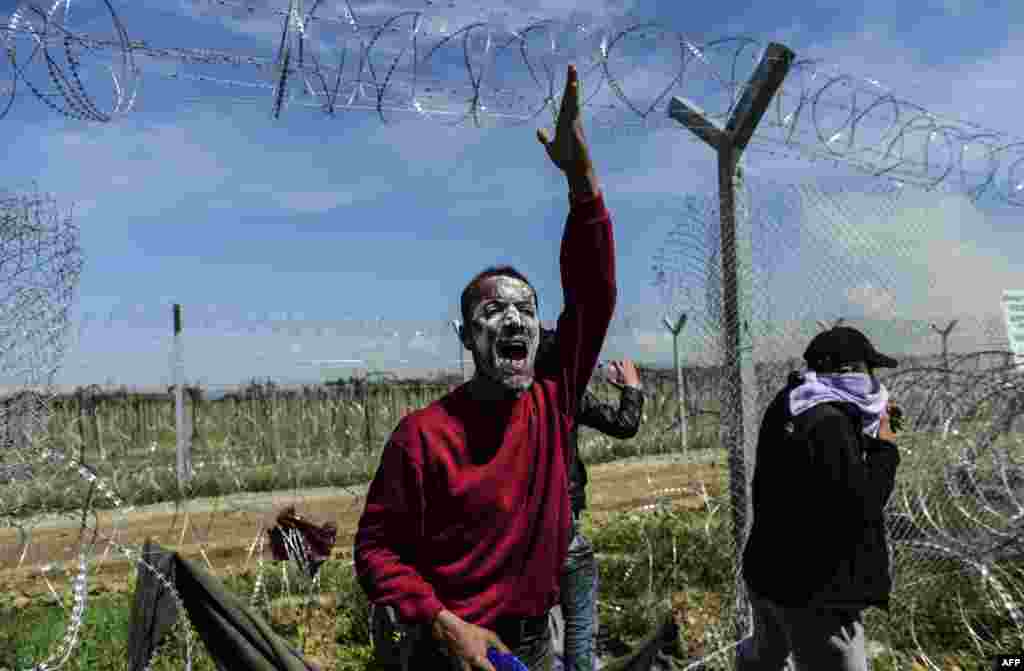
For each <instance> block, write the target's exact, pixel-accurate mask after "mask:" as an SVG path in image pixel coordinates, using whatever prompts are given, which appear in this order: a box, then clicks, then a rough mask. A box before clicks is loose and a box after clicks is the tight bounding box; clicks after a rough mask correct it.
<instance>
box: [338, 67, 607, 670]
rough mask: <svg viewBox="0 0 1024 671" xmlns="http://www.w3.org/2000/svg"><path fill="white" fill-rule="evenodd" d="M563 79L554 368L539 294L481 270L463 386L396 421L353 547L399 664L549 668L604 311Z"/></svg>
mask: <svg viewBox="0 0 1024 671" xmlns="http://www.w3.org/2000/svg"><path fill="white" fill-rule="evenodd" d="M579 101H580V92H579V85H578V80H577V74H576V70H575V68H574V67H572V66H570V67H569V70H568V79H567V82H566V87H565V93H564V95H563V97H562V107H561V110H560V112H559V115H558V122H557V127H556V130H555V137H554V139H549V138H548V135H547V134H546V133H545V132H544V131H538V133H537V137H538V139H539V140H540V142H541V144H542V145H543V146H544V148H545V150H546V151H547V155H548V157H549V158H550V159H551V161H552V162H553V163H554V164H555V166H556V167H557V168H558V169H559V170H561V171H562V173H563V174H564V175H565V178H566V181H567V183H568V188H569V202H570V209H569V217H568V221H567V222H566V224H565V231H564V233H563V235H562V246H561V256H560V261H561V274H562V291H563V299H564V303H565V306H564V308H563V311H562V314H561V315H560V317H559V319H558V326H557V333H558V340H559V342H560V343H561V345H562V347H561V356H560V358H559V365H558V366H557V368H556V369H555V370H554V371H552V372H550V373H544V374H543V375H540V376H538V377H535V375H534V360H535V357H536V354H537V348H538V341H539V337H540V320H539V317H538V312H537V310H538V301H537V295H536V293H535V292H534V289H533V287H532V286H531V285H530V282H529V281H528V280H527V279H526V277H525V276H523V275H522V274H521V273H519V272H518V271H516V270H515V269H514V268H511V267H508V266H503V267H497V268H488V269H487V270H484V271H483V272H481V273H479V274H478V275H477V276H476V277H474V278H473V279H472V280H471V281H470V282H469V284H468V285H467V286H466V288H465V290H464V291H463V292H462V299H461V310H462V316H463V323H464V324H465V326H464V328H463V330H462V332H461V333H460V336H461V338H462V342H463V344H464V345H465V347H466V348H467V349H469V350H470V351H471V352H472V353H473V361H474V363H475V373H474V376H473V379H471V380H470V381H469V382H467V383H466V384H464V385H462V386H460V387H459V388H457V389H456V390H454V391H453V392H451V393H450V394H448V395H447V396H445V397H443V398H441V399H440V400H438V401H436V402H435V403H432V404H431V405H429V406H427V407H426V408H423V409H422V410H419V411H416V412H414V413H412V414H410V415H408V416H406V417H405V418H403V419H402V421H401V422H400V423H399V425H398V427H397V428H396V429H395V431H394V433H393V434H392V435H391V438H390V440H389V441H388V444H387V445H386V446H385V448H384V451H383V453H382V455H381V461H380V465H379V467H378V469H377V473H376V475H375V476H374V479H373V482H372V483H371V484H370V489H369V491H368V493H367V498H366V508H365V510H364V512H363V515H362V517H361V518H360V520H359V528H358V531H357V532H356V538H355V565H356V572H357V575H358V578H359V581H360V584H361V585H362V587H363V589H364V590H365V591H366V594H367V596H368V597H369V600H370V601H371V603H373V604H374V606H375V607H377V608H385V607H386V608H389V609H390V610H391V611H392V612H393V614H394V616H395V618H397V620H398V624H399V625H401V626H400V628H399V630H398V631H404V632H406V634H407V639H408V641H409V645H408V646H407V647H406V648H404V650H405V653H404V654H402V655H401V659H400V661H401V664H402V665H403V666H405V667H406V668H410V669H456V670H458V671H469V670H471V669H482V670H484V671H494V667H493V665H492V664H491V662H490V661H489V660H488V658H487V653H488V650H489V649H490V648H493V649H495V650H496V651H498V652H509V651H511V652H513V653H514V654H515V655H516V656H517V657H519V659H520V660H522V661H523V663H525V664H526V666H527V667H528V668H529V669H530V671H548V670H549V669H550V668H551V666H552V663H553V653H552V649H551V640H550V636H549V628H548V626H549V625H548V614H549V611H550V609H551V608H552V607H553V606H554V605H555V604H556V603H558V600H559V587H558V584H559V575H560V573H561V568H562V565H563V563H564V561H565V558H566V553H567V549H568V546H569V541H570V534H571V533H572V525H571V513H570V506H569V499H568V494H567V491H568V490H567V485H568V476H567V472H568V459H567V446H568V443H569V437H570V433H571V432H572V428H573V424H574V418H575V416H576V413H577V410H578V407H579V403H580V397H581V396H582V395H583V392H584V390H585V389H586V386H587V383H588V381H589V380H590V376H591V374H592V372H593V370H594V367H595V365H596V363H597V359H598V355H599V353H600V351H601V347H602V345H603V344H604V338H605V334H606V333H607V330H608V324H609V322H610V321H611V318H612V313H613V311H614V308H615V294H616V289H615V254H614V242H613V238H612V227H611V219H610V217H609V215H608V211H607V210H606V209H605V205H604V201H603V197H602V195H601V193H600V191H599V189H598V183H597V177H596V175H595V173H594V168H593V165H592V163H591V160H590V156H589V153H588V151H587V146H586V142H585V140H584V136H583V127H582V124H581V122H580V119H579V107H580V103H579Z"/></svg>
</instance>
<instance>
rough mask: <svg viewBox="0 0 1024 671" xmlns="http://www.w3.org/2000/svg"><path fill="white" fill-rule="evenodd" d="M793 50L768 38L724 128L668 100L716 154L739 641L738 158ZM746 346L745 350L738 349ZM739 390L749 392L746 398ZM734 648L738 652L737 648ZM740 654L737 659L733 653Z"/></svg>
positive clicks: (742, 531)
mask: <svg viewBox="0 0 1024 671" xmlns="http://www.w3.org/2000/svg"><path fill="white" fill-rule="evenodd" d="M795 56H796V55H795V54H794V53H793V52H792V51H791V50H790V49H788V48H787V47H785V46H783V45H781V44H777V43H774V42H773V43H771V44H769V45H768V48H767V49H766V50H765V52H764V55H763V56H762V57H761V61H760V62H759V63H758V65H757V69H756V70H755V71H754V74H753V75H751V77H750V80H749V81H748V82H747V84H746V86H745V87H744V89H743V95H742V96H741V97H740V99H739V101H738V102H737V104H736V106H735V107H734V108H733V110H732V113H731V114H730V116H729V121H728V122H727V123H726V125H725V126H724V127H723V126H721V125H719V124H718V123H717V122H716V121H714V120H712V119H711V118H709V117H708V116H707V115H706V114H704V112H703V110H701V109H700V108H699V107H697V106H696V105H694V104H693V103H691V102H688V101H686V100H684V99H682V98H679V97H673V98H672V101H671V102H670V103H669V109H668V113H669V116H670V117H672V118H673V119H675V120H676V121H678V122H679V123H680V124H682V125H684V126H686V127H687V128H688V129H689V130H690V131H691V132H693V133H694V134H695V135H696V136H697V137H699V138H700V139H702V140H704V142H706V143H707V144H708V145H709V146H711V147H712V148H713V149H714V150H715V152H716V153H717V155H718V198H719V203H720V205H719V216H720V226H721V263H722V285H723V286H722V290H723V301H722V303H723V306H722V307H723V312H724V315H723V316H724V320H723V321H724V324H723V327H724V328H723V334H722V335H723V340H724V343H723V344H724V350H725V361H724V364H725V365H724V368H725V372H726V376H725V385H724V390H723V391H724V393H723V399H722V400H723V407H722V410H723V412H722V418H723V420H724V421H723V427H722V429H723V434H724V438H725V439H724V440H723V443H724V444H725V446H726V447H727V448H728V450H729V474H730V480H731V487H730V489H731V493H732V521H733V537H734V541H735V553H736V554H735V562H736V564H735V566H736V569H737V570H736V582H735V585H736V613H735V626H736V632H735V635H736V641H737V643H738V642H739V641H740V640H742V639H743V638H745V637H746V636H747V635H749V633H750V632H751V631H752V625H753V616H752V613H751V610H750V600H749V597H748V596H747V592H746V584H745V583H744V582H743V578H742V573H741V571H740V566H741V564H742V559H743V546H744V545H745V544H746V539H747V535H748V532H749V526H750V521H751V519H752V517H753V510H752V504H751V500H750V487H751V480H752V474H753V467H754V456H755V454H754V452H755V448H756V441H757V427H756V424H757V408H756V404H755V401H756V398H757V396H756V394H757V379H756V375H755V373H754V364H753V357H752V352H751V351H749V348H741V347H740V337H741V336H740V333H741V324H740V319H741V315H742V314H743V310H747V309H749V306H741V305H740V300H741V299H740V296H741V295H742V296H743V300H746V301H749V300H750V293H749V277H746V278H744V279H745V280H746V282H747V286H746V287H745V288H746V289H748V291H747V292H741V291H740V286H739V282H740V276H739V273H738V272H737V265H736V261H737V258H736V257H737V244H736V180H737V178H740V179H742V173H741V172H740V170H739V160H740V157H741V155H742V153H743V150H744V149H745V148H746V146H747V143H748V142H750V138H751V137H752V136H753V134H754V129H755V128H756V127H757V124H758V123H759V122H760V121H761V117H762V116H764V113H765V111H767V109H768V105H769V104H770V103H771V101H772V98H773V97H774V96H775V92H776V91H778V89H779V87H781V86H782V82H783V80H784V79H785V78H786V74H787V73H788V72H789V67H790V65H792V63H793V59H794V58H795ZM743 350H746V351H743ZM744 396H747V399H746V402H745V399H744ZM738 654H739V653H738V648H737V655H738ZM737 659H738V658H737Z"/></svg>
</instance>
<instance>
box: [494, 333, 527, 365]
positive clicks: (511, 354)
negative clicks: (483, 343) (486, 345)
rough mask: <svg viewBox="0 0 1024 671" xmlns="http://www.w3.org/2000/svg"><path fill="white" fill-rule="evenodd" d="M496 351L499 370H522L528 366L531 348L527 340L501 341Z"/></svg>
mask: <svg viewBox="0 0 1024 671" xmlns="http://www.w3.org/2000/svg"><path fill="white" fill-rule="evenodd" d="M495 350H496V354H497V359H498V362H497V363H498V367H499V368H511V369H513V370H522V369H523V368H524V367H525V366H526V357H527V355H528V354H529V348H528V347H527V345H526V341H525V340H500V341H498V343H497V347H496V348H495Z"/></svg>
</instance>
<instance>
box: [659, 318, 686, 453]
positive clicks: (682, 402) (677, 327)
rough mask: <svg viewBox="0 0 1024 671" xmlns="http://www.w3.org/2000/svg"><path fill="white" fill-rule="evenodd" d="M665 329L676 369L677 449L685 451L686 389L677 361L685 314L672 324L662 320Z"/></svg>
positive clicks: (667, 320)
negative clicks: (670, 343)
mask: <svg viewBox="0 0 1024 671" xmlns="http://www.w3.org/2000/svg"><path fill="white" fill-rule="evenodd" d="M663 321H664V324H665V328H667V329H668V330H669V332H670V333H671V334H672V360H673V362H674V364H675V367H676V403H677V404H678V405H679V449H680V451H684V452H685V451H686V387H685V381H684V380H683V368H682V365H681V364H680V361H679V334H680V333H682V331H683V327H684V326H686V313H685V312H684V313H682V314H681V315H679V319H677V320H676V322H675V323H674V324H673V323H672V322H670V321H669V319H668V317H665V318H664V320H663Z"/></svg>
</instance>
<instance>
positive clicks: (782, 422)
mask: <svg viewBox="0 0 1024 671" xmlns="http://www.w3.org/2000/svg"><path fill="white" fill-rule="evenodd" d="M795 384H798V380H794V379H791V381H790V385H788V386H787V387H786V388H785V389H783V390H782V391H780V392H779V393H778V394H777V395H776V397H775V399H774V400H773V401H772V403H771V404H770V405H769V406H768V409H767V410H766V411H765V416H764V419H763V421H762V423H761V430H760V432H759V434H758V438H757V456H756V462H755V468H754V482H753V506H754V520H753V526H752V528H751V531H750V538H749V540H748V542H747V545H746V548H745V549H744V553H743V575H744V578H745V579H746V582H747V584H748V586H749V587H750V589H751V590H753V591H754V592H756V593H758V594H759V595H761V596H763V597H766V598H768V599H770V600H772V601H775V602H776V603H778V604H780V605H784V606H803V605H808V604H815V605H830V606H836V607H850V608H857V609H863V608H866V607H868V606H877V607H880V608H883V609H885V610H888V607H889V594H890V592H891V591H892V579H891V576H890V573H889V548H888V543H887V538H886V531H885V520H884V515H883V508H884V507H885V504H886V502H887V501H888V499H889V497H890V496H891V494H892V490H893V487H894V486H895V480H896V467H897V466H898V465H899V461H900V457H899V452H898V450H897V448H896V446H895V445H893V444H892V443H889V442H887V441H883V440H879V439H877V438H872V437H870V436H867V435H865V434H864V432H863V431H862V430H861V429H860V426H861V422H860V420H859V418H858V415H857V409H856V407H855V406H853V405H852V404H846V403H822V404H820V405H817V406H814V407H813V408H811V409H809V410H807V411H806V412H804V413H801V414H800V415H799V416H797V417H791V415H790V413H789V392H790V390H791V389H792V388H793V386H794V385H795ZM787 425H789V428H790V429H791V431H787Z"/></svg>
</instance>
